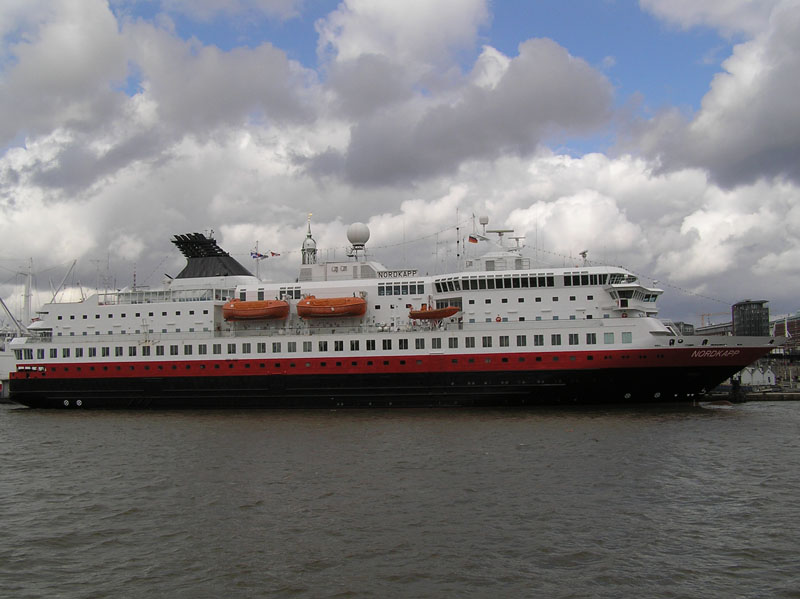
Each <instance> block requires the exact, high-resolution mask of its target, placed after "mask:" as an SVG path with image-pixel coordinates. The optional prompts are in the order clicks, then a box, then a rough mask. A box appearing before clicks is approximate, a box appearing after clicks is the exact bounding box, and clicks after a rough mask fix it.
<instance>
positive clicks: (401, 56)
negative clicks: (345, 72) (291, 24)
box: [317, 0, 489, 67]
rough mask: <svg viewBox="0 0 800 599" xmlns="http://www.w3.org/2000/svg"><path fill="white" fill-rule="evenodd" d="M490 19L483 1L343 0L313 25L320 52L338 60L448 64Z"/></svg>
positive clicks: (467, 46)
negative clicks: (380, 58) (374, 56)
mask: <svg viewBox="0 0 800 599" xmlns="http://www.w3.org/2000/svg"><path fill="white" fill-rule="evenodd" d="M488 18H489V13H488V10H487V7H486V1H485V0H438V1H436V2H430V1H429V0H407V1H405V2H395V1H393V0H380V1H376V0H344V2H342V3H341V4H340V5H339V7H338V8H337V9H336V10H335V11H334V12H332V13H331V14H330V15H328V16H327V17H326V18H325V19H323V20H321V21H320V22H318V23H317V31H318V32H319V52H320V54H322V55H328V54H330V55H332V57H333V58H334V59H335V60H338V61H348V60H353V59H356V58H358V57H359V56H361V55H364V54H381V55H384V56H387V57H391V58H392V59H393V60H394V61H396V62H398V63H400V64H410V65H419V66H422V67H430V66H435V65H441V64H447V63H449V61H450V59H451V58H452V53H453V52H454V51H456V50H459V49H462V48H470V47H471V46H472V45H473V44H474V43H475V38H476V36H477V32H478V28H479V27H480V26H482V25H484V24H485V23H486V22H487V20H488Z"/></svg>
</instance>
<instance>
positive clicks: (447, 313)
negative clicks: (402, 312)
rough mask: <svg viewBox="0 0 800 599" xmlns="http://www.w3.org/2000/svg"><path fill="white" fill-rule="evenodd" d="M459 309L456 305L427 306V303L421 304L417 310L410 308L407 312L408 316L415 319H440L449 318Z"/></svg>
mask: <svg viewBox="0 0 800 599" xmlns="http://www.w3.org/2000/svg"><path fill="white" fill-rule="evenodd" d="M460 311H461V309H460V308H457V307H456V306H446V307H444V308H428V304H422V308H420V309H419V310H411V311H410V312H409V313H408V317H409V318H414V319H417V320H441V319H442V318H449V317H451V316H453V315H454V314H457V313H458V312H460Z"/></svg>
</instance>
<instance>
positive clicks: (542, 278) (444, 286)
mask: <svg viewBox="0 0 800 599" xmlns="http://www.w3.org/2000/svg"><path fill="white" fill-rule="evenodd" d="M435 286H436V291H437V292H438V293H446V292H448V291H479V290H481V289H528V288H530V287H555V286H556V279H555V277H554V276H553V275H532V276H527V275H513V276H512V275H509V276H504V275H497V276H483V277H477V276H476V277H462V278H461V279H460V280H459V279H448V280H441V281H436V283H435Z"/></svg>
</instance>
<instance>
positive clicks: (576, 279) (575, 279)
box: [564, 273, 616, 287]
mask: <svg viewBox="0 0 800 599" xmlns="http://www.w3.org/2000/svg"><path fill="white" fill-rule="evenodd" d="M611 276H612V277H614V275H611ZM608 279H609V275H608V274H600V275H589V274H585V273H584V274H571V275H564V287H578V286H580V285H605V284H606V283H607V282H608ZM615 280H616V277H615Z"/></svg>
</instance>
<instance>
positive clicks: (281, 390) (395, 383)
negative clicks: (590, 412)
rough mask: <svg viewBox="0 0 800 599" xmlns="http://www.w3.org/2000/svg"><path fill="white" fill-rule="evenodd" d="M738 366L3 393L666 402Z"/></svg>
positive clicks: (207, 380)
mask: <svg viewBox="0 0 800 599" xmlns="http://www.w3.org/2000/svg"><path fill="white" fill-rule="evenodd" d="M738 370H739V367H732V366H719V367H704V368H702V369H688V368H665V367H660V368H636V369H604V370H593V371H586V370H584V371H549V372H541V371H528V372H470V373H434V374H431V373H427V374H426V373H413V374H411V373H409V374H356V375H353V374H349V375H304V376H281V375H266V376H227V377H164V378H101V379H98V378H94V379H80V378H70V379H52V378H51V379H33V378H31V379H18V380H13V381H12V383H11V400H12V401H14V402H17V403H20V404H24V405H27V406H30V407H34V408H62V409H63V408H69V409H76V408H77V409H92V408H101V409H225V408H236V409H241V408H280V409H286V408H328V409H331V408H368V407H380V408H386V407H514V406H534V405H558V404H566V405H576V404H618V403H656V402H675V401H683V400H686V399H691V398H693V397H696V396H697V395H701V394H703V393H704V392H706V391H710V390H711V389H713V388H714V387H715V386H716V385H718V384H719V383H721V382H722V381H724V380H725V379H726V378H728V377H729V376H730V375H732V374H734V373H735V372H736V371H738Z"/></svg>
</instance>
